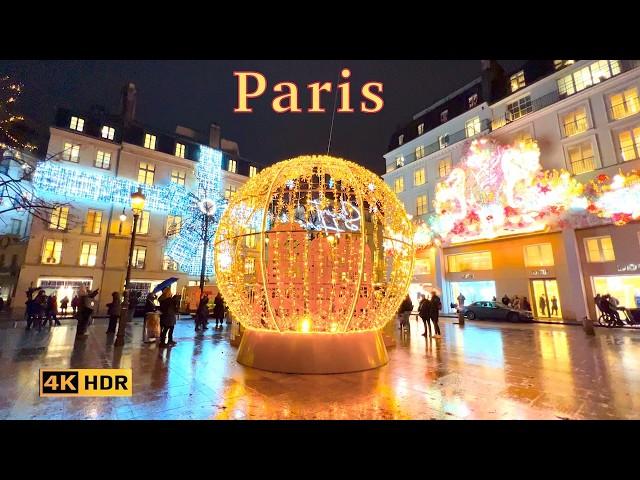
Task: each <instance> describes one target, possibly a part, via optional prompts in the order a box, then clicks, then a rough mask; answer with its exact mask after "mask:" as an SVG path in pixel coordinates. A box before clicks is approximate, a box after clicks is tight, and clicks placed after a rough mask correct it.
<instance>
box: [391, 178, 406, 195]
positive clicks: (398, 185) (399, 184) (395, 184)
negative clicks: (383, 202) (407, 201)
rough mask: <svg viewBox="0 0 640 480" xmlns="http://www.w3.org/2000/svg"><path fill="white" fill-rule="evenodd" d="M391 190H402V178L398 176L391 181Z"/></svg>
mask: <svg viewBox="0 0 640 480" xmlns="http://www.w3.org/2000/svg"><path fill="white" fill-rule="evenodd" d="M393 191H394V192H396V193H400V192H403V191H404V178H403V177H398V178H396V179H395V180H394V182H393Z"/></svg>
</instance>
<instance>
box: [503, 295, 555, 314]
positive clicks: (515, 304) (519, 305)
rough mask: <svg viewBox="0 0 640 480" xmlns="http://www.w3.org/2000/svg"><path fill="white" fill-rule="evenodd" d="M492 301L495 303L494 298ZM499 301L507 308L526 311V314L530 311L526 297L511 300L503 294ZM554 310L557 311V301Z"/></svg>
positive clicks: (515, 296) (514, 297)
mask: <svg viewBox="0 0 640 480" xmlns="http://www.w3.org/2000/svg"><path fill="white" fill-rule="evenodd" d="M554 298H555V297H554ZM494 301H495V297H494ZM501 301H502V304H503V305H506V306H507V307H511V308H515V309H516V310H526V311H527V312H531V311H532V310H531V304H530V303H529V300H527V297H522V298H520V297H518V295H514V296H513V298H509V295H507V294H506V293H505V294H504V297H502V300H501ZM556 310H557V300H556Z"/></svg>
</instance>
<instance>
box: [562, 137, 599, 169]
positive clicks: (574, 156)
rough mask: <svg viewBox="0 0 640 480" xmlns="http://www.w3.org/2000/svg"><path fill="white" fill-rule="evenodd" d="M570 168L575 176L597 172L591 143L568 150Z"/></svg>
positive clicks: (574, 146)
mask: <svg viewBox="0 0 640 480" xmlns="http://www.w3.org/2000/svg"><path fill="white" fill-rule="evenodd" d="M567 155H568V156H569V166H570V168H571V172H572V173H573V174H574V175H580V174H581V173H586V172H591V171H593V170H595V168H596V167H595V159H594V155H593V146H592V144H591V141H590V140H589V141H586V142H582V143H579V144H578V145H573V146H571V147H568V148H567Z"/></svg>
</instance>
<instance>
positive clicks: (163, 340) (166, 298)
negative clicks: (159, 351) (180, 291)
mask: <svg viewBox="0 0 640 480" xmlns="http://www.w3.org/2000/svg"><path fill="white" fill-rule="evenodd" d="M179 300H180V297H179V296H178V295H174V296H171V289H170V288H169V287H167V288H165V289H164V290H163V291H162V295H160V298H159V299H158V302H159V303H160V327H161V329H160V344H159V345H160V347H166V346H167V345H175V344H176V343H177V342H175V341H174V340H173V328H174V327H175V326H176V313H177V311H178V303H177V302H178V301H179ZM167 334H168V335H169V338H168V340H167Z"/></svg>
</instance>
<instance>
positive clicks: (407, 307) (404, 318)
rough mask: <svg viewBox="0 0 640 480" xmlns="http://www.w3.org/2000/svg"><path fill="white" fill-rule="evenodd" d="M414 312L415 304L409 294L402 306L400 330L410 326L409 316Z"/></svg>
mask: <svg viewBox="0 0 640 480" xmlns="http://www.w3.org/2000/svg"><path fill="white" fill-rule="evenodd" d="M412 311H413V303H412V302H411V297H410V296H409V294H407V296H406V297H405V299H404V300H403V301H402V303H401V304H400V328H401V329H402V328H403V327H404V326H407V327H408V326H409V315H411V312H412Z"/></svg>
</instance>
